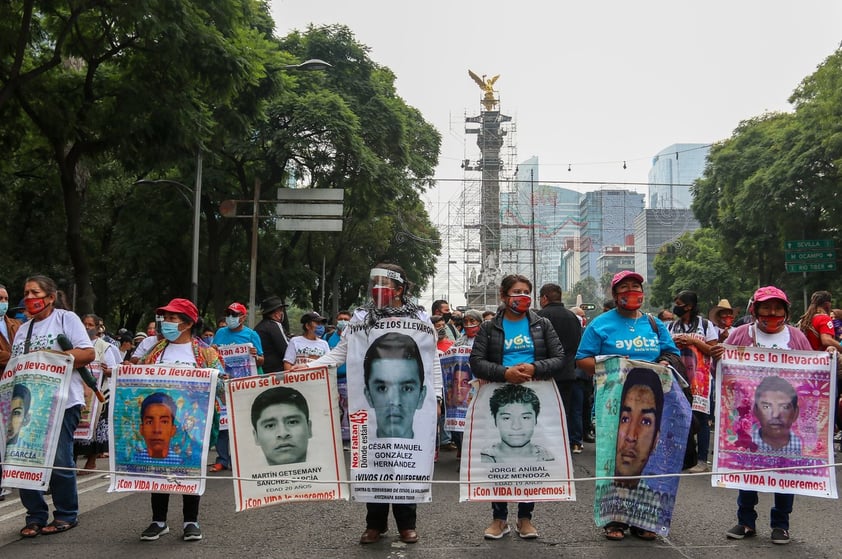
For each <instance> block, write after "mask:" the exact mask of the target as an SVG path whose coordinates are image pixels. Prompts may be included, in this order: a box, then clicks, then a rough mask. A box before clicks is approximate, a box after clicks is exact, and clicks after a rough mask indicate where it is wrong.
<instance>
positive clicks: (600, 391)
mask: <svg viewBox="0 0 842 559" xmlns="http://www.w3.org/2000/svg"><path fill="white" fill-rule="evenodd" d="M595 383H596V385H595V392H594V408H595V410H596V432H597V433H598V434H599V436H598V437H597V443H596V468H595V474H594V475H595V476H596V477H611V478H615V479H606V480H598V481H597V482H596V495H595V499H594V522H595V523H596V525H597V526H600V527H602V526H605V525H606V524H608V523H609V522H622V523H624V524H629V525H631V526H636V527H638V528H641V529H643V530H648V531H651V532H655V533H657V534H659V535H661V536H666V535H667V534H669V529H670V523H671V521H672V511H673V508H674V506H675V498H676V494H677V492H678V481H679V478H678V476H673V477H664V478H654V479H618V478H630V477H633V476H641V475H642V476H646V475H657V474H677V473H679V472H681V468H682V466H683V463H684V452H685V450H686V447H687V435H688V433H689V430H690V421H691V415H692V412H691V409H690V402H689V401H688V400H687V397H686V396H685V395H684V393H683V392H682V390H681V387H680V386H679V384H678V382H677V381H676V379H675V376H674V375H673V372H672V369H669V368H668V367H664V366H661V365H656V364H654V363H648V362H645V361H633V360H630V359H624V358H619V357H611V358H609V359H607V360H604V361H601V362H599V363H597V366H596V375H595Z"/></svg>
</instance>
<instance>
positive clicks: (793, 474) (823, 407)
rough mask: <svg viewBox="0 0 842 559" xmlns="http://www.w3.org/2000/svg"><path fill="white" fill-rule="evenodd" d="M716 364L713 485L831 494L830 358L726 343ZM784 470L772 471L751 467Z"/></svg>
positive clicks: (833, 387)
mask: <svg viewBox="0 0 842 559" xmlns="http://www.w3.org/2000/svg"><path fill="white" fill-rule="evenodd" d="M726 348H727V349H726V350H725V354H724V355H723V356H722V358H721V359H720V360H719V364H718V366H717V380H716V390H717V393H718V394H719V402H720V404H719V406H718V407H717V412H716V437H715V440H714V448H713V463H714V470H715V471H717V472H727V473H724V474H723V475H716V476H711V484H712V485H713V486H714V487H729V488H736V489H750V490H752V491H765V492H774V493H796V494H799V495H812V496H814V497H828V498H833V499H835V498H837V491H836V470H835V468H833V464H834V456H833V410H834V405H833V403H834V400H835V397H836V359H835V358H834V356H833V355H831V354H829V353H827V352H824V351H796V350H784V349H764V348H757V347H732V346H726ZM773 468H790V469H788V470H781V471H771V472H750V471H749V470H764V469H773Z"/></svg>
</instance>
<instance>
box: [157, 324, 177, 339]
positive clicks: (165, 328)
mask: <svg viewBox="0 0 842 559" xmlns="http://www.w3.org/2000/svg"><path fill="white" fill-rule="evenodd" d="M161 334H162V335H163V336H164V337H165V338H166V339H167V340H169V341H171V342H174V341H176V340H177V339H178V337H179V336H180V335H181V330H179V329H178V322H162V323H161Z"/></svg>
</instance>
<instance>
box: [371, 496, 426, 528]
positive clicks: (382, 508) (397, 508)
mask: <svg viewBox="0 0 842 559" xmlns="http://www.w3.org/2000/svg"><path fill="white" fill-rule="evenodd" d="M365 508H366V511H367V512H366V515H365V527H366V529H367V530H380V532H381V533H382V532H385V531H386V527H387V526H388V525H389V503H366V504H365ZM416 509H417V507H416V505H414V504H412V505H399V504H396V503H392V514H393V515H394V516H395V524H397V525H398V531H401V530H415V515H416Z"/></svg>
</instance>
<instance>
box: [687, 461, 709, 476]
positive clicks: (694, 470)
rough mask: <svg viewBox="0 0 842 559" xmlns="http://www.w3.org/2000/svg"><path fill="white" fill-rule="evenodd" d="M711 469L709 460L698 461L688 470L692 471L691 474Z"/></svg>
mask: <svg viewBox="0 0 842 559" xmlns="http://www.w3.org/2000/svg"><path fill="white" fill-rule="evenodd" d="M709 471H710V467H709V466H708V463H707V462H701V461H700V462H698V463H697V464H696V465H695V466H693V467H692V468H689V469H688V470H687V472H688V473H691V474H700V473H702V472H709Z"/></svg>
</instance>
